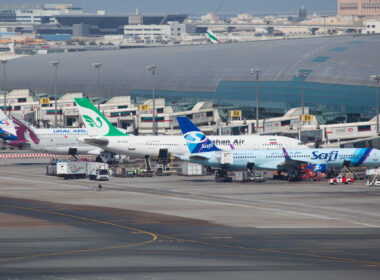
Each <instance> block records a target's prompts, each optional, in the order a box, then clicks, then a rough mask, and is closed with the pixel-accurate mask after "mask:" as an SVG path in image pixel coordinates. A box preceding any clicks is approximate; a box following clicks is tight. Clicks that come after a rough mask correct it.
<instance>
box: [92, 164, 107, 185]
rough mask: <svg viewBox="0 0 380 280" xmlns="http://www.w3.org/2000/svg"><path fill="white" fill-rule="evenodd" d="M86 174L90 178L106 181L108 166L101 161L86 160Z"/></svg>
mask: <svg viewBox="0 0 380 280" xmlns="http://www.w3.org/2000/svg"><path fill="white" fill-rule="evenodd" d="M87 174H88V177H89V179H90V180H96V181H108V180H109V174H110V172H109V166H108V164H107V163H103V162H88V163H87Z"/></svg>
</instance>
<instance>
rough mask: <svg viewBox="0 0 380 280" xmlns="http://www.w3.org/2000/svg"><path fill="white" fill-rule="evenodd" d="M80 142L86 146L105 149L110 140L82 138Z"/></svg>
mask: <svg viewBox="0 0 380 280" xmlns="http://www.w3.org/2000/svg"><path fill="white" fill-rule="evenodd" d="M78 140H80V141H83V142H85V143H86V144H89V145H92V146H96V147H99V146H101V147H104V146H107V145H108V143H109V140H108V139H107V138H104V137H81V138H80V139H78Z"/></svg>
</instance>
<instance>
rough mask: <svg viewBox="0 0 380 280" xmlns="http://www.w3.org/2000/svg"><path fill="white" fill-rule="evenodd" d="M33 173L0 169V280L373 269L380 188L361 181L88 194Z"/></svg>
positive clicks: (367, 273)
mask: <svg viewBox="0 0 380 280" xmlns="http://www.w3.org/2000/svg"><path fill="white" fill-rule="evenodd" d="M44 174H45V168H44V165H41V164H28V165H19V164H14V163H12V162H8V164H7V165H6V166H4V165H3V166H1V167H0V182H1V183H0V196H1V197H0V228H1V234H0V277H3V278H4V279H6V278H18V279H33V278H35V279H41V278H46V279H58V278H59V279H97V278H98V279H204V278H206V277H207V278H210V279H214V278H218V279H253V278H257V279H302V278H309V279H320V278H322V277H323V278H324V279H339V278H345V279H357V278H359V277H362V278H364V279H378V275H379V272H380V228H379V227H380V188H379V189H377V188H369V187H365V186H364V182H363V181H361V182H360V183H356V184H354V185H350V186H347V185H340V186H330V185H328V184H327V183H326V182H314V183H311V182H300V183H293V184H288V183H287V182H276V181H271V180H269V181H267V182H265V183H262V184H238V183H229V184H218V183H215V182H214V181H213V178H212V177H194V178H191V177H179V176H173V177H153V178H114V177H112V178H111V181H110V182H106V183H103V186H104V191H101V192H95V191H94V187H95V185H96V184H97V183H96V182H93V181H89V180H87V179H81V180H72V181H71V180H61V179H58V178H56V177H47V176H45V175H44ZM96 277H97V278H96ZM0 279H1V278H0Z"/></svg>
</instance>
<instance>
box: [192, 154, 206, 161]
mask: <svg viewBox="0 0 380 280" xmlns="http://www.w3.org/2000/svg"><path fill="white" fill-rule="evenodd" d="M189 159H193V160H208V159H210V158H209V157H207V156H203V155H200V154H198V155H191V156H189Z"/></svg>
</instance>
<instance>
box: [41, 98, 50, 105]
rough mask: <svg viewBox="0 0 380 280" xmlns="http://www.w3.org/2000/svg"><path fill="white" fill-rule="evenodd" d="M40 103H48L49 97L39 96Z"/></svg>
mask: <svg viewBox="0 0 380 280" xmlns="http://www.w3.org/2000/svg"><path fill="white" fill-rule="evenodd" d="M40 103H41V104H50V98H41V99H40Z"/></svg>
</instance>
